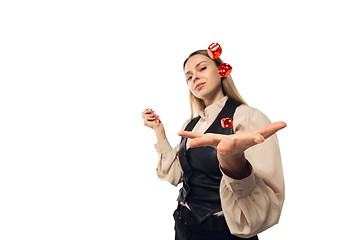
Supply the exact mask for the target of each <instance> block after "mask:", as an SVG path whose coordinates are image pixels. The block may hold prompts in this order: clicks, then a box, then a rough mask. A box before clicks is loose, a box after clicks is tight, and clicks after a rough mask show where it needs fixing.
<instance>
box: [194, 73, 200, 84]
mask: <svg viewBox="0 0 360 240" xmlns="http://www.w3.org/2000/svg"><path fill="white" fill-rule="evenodd" d="M198 79H199V78H198V76H197V74H196V73H194V75H193V76H192V80H193V82H195V81H196V80H198Z"/></svg>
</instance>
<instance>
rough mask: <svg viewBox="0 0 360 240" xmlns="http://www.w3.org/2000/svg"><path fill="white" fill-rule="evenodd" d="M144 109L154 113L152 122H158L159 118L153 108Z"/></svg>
mask: <svg viewBox="0 0 360 240" xmlns="http://www.w3.org/2000/svg"><path fill="white" fill-rule="evenodd" d="M146 110H148V111H150V112H151V114H153V115H154V118H155V119H154V122H155V123H158V122H160V118H159V115H157V114H156V113H155V111H154V110H152V109H151V108H148V109H146Z"/></svg>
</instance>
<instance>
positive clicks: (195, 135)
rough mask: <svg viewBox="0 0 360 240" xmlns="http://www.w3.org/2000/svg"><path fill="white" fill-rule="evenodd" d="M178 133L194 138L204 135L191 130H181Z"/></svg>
mask: <svg viewBox="0 0 360 240" xmlns="http://www.w3.org/2000/svg"><path fill="white" fill-rule="evenodd" d="M178 135H179V136H181V137H186V138H190V139H194V138H198V137H202V136H203V135H204V134H202V133H196V132H189V131H180V132H178Z"/></svg>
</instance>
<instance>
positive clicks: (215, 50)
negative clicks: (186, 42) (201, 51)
mask: <svg viewBox="0 0 360 240" xmlns="http://www.w3.org/2000/svg"><path fill="white" fill-rule="evenodd" d="M207 52H208V55H209V57H211V58H212V59H217V58H218V57H220V55H221V53H222V49H221V46H220V44H218V43H212V44H210V46H209V47H208V50H207Z"/></svg>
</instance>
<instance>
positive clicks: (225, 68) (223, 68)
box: [218, 63, 232, 77]
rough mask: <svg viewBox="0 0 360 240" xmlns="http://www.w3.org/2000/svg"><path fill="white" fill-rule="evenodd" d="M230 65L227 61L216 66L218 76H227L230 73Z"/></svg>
mask: <svg viewBox="0 0 360 240" xmlns="http://www.w3.org/2000/svg"><path fill="white" fill-rule="evenodd" d="M231 70H232V67H231V66H230V64H227V63H223V64H221V65H220V66H219V68H218V72H219V74H220V76H222V77H228V76H229V75H230V73H231Z"/></svg>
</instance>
